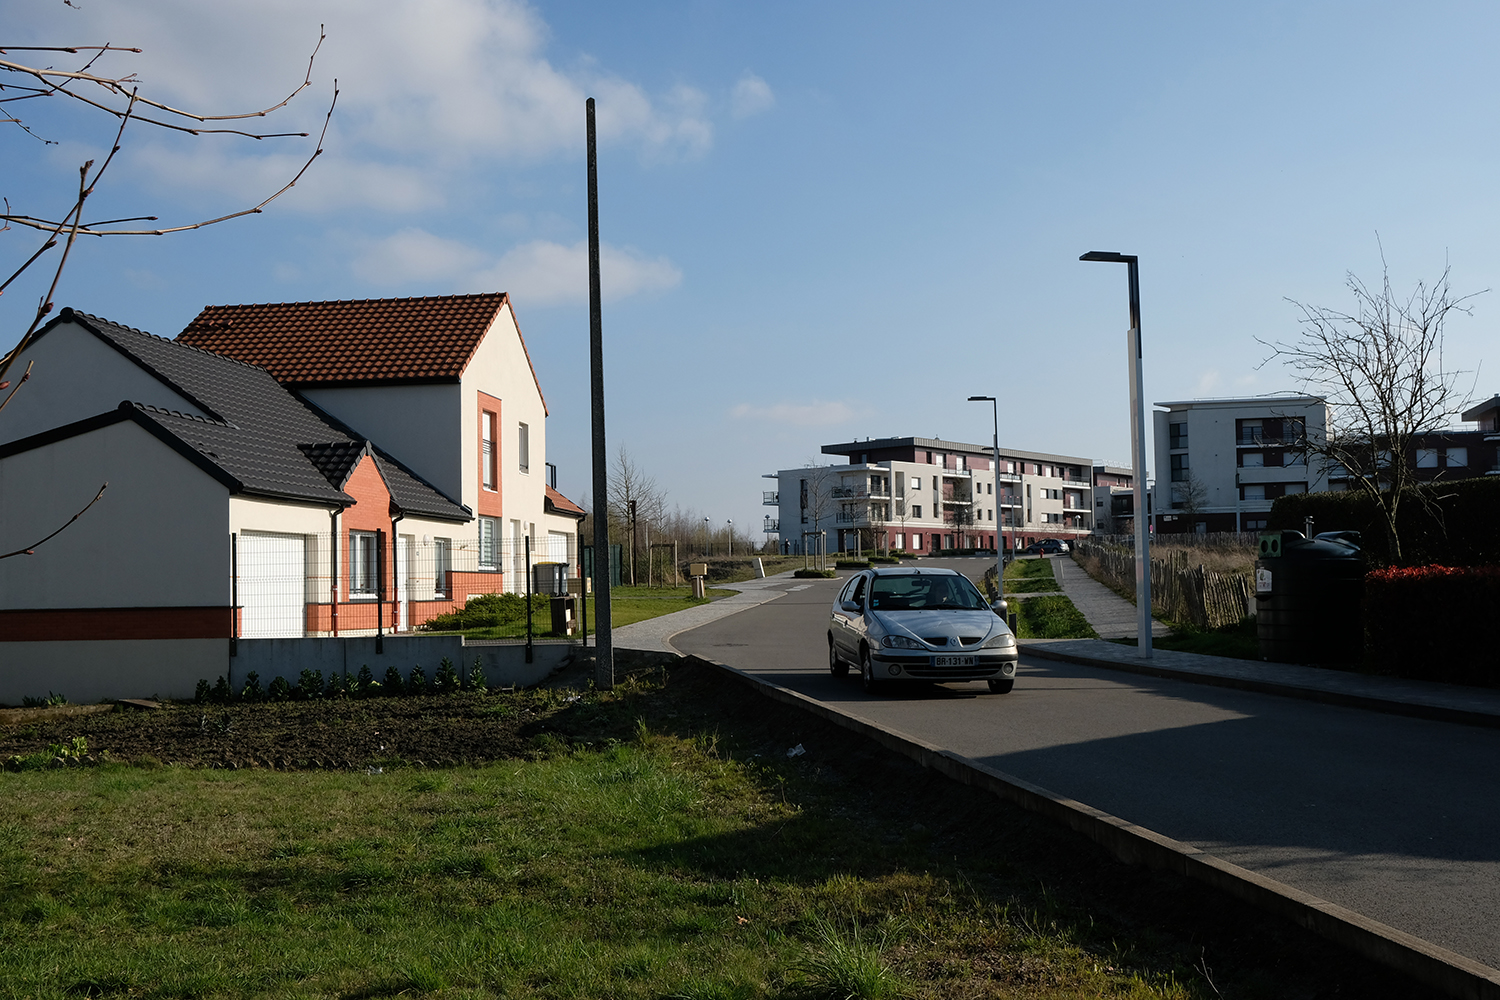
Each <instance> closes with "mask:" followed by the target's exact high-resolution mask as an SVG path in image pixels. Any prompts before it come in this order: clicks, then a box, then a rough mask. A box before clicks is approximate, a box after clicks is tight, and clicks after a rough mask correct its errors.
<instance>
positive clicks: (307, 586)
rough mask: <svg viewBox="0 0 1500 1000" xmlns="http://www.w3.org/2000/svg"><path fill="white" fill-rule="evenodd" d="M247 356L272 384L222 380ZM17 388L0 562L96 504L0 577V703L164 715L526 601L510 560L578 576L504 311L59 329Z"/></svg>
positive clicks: (0, 456) (222, 318)
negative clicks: (251, 661)
mask: <svg viewBox="0 0 1500 1000" xmlns="http://www.w3.org/2000/svg"><path fill="white" fill-rule="evenodd" d="M257 310H260V311H261V312H260V313H259V314H257V312H256V311H257ZM268 311H269V312H274V313H275V317H276V318H277V319H278V321H279V323H270V322H261V323H259V324H257V323H256V322H255V321H254V320H255V318H256V316H257V315H262V316H263V315H265V314H266V313H267V312H268ZM216 338H217V339H216ZM195 341H214V342H213V343H204V344H203V345H202V346H200V345H199V344H197V343H195ZM268 345H269V346H268ZM231 347H233V348H234V349H233V350H230V348H231ZM273 347H274V350H273V349H272V348H273ZM210 348H218V350H213V349H210ZM257 350H258V351H262V352H270V353H269V354H267V356H266V357H263V358H258V359H256V360H259V361H262V362H264V361H271V362H274V363H276V364H278V365H279V366H280V367H279V368H278V369H277V370H276V371H275V372H273V371H271V370H270V369H269V368H268V367H263V366H262V365H260V364H256V363H247V361H246V360H244V359H241V360H236V358H235V357H234V356H233V354H235V353H239V354H242V355H243V354H249V353H251V352H253V351H257ZM294 364H300V365H301V366H303V367H302V368H301V369H296V371H297V372H298V373H300V374H302V375H303V376H304V382H305V384H306V385H307V386H308V388H305V389H304V388H302V387H299V386H298V384H297V383H296V381H295V380H294V379H291V378H288V377H287V374H288V371H289V370H293V369H291V368H290V366H293V365H294ZM28 371H29V376H28V377H27V379H26V381H25V383H24V384H21V385H20V389H19V391H18V392H17V393H16V395H15V396H14V397H13V398H12V399H11V402H10V403H9V405H8V406H7V407H6V409H5V410H4V411H3V413H0V512H3V515H4V516H3V518H0V552H6V551H11V550H12V549H15V548H19V547H22V546H29V545H32V544H33V543H35V542H37V541H38V540H40V539H42V538H43V537H44V536H46V535H48V534H50V533H51V532H52V531H54V530H56V529H57V528H58V527H59V526H61V525H63V524H66V523H67V522H68V519H69V518H70V517H71V516H72V515H73V514H74V513H75V512H76V511H79V510H81V509H82V508H83V507H84V505H85V504H86V503H87V502H88V501H89V499H90V498H92V497H94V496H95V495H96V493H97V492H98V490H99V489H100V487H101V485H102V484H104V483H108V487H107V489H105V491H104V495H103V497H101V498H100V499H99V501H98V502H97V503H96V504H94V505H93V506H92V507H90V508H89V509H88V510H87V512H86V513H84V514H83V516H81V517H79V518H78V519H77V520H76V521H75V522H74V523H72V524H71V525H69V526H68V527H67V529H66V530H65V531H63V532H62V533H60V534H58V535H57V536H56V537H55V538H52V539H51V540H49V541H47V542H46V543H45V544H44V545H41V546H39V547H37V548H36V549H35V552H34V554H32V555H26V556H18V557H15V558H11V559H5V560H0V702H7V701H9V702H14V701H17V700H19V698H20V697H21V696H22V695H24V694H44V693H46V691H48V690H58V691H64V692H65V693H67V694H68V695H69V696H70V697H72V698H74V699H75V700H85V699H90V698H94V697H102V696H105V695H110V696H121V695H140V694H149V693H160V694H163V695H182V694H184V693H191V690H192V684H193V683H194V682H195V681H196V679H197V678H200V677H213V676H215V675H216V674H219V673H226V672H228V666H227V663H226V659H227V657H229V655H230V652H231V650H232V649H233V648H234V644H235V642H236V641H237V640H238V639H241V638H244V639H254V638H263V637H303V636H349V635H355V636H358V635H368V634H371V633H373V632H376V631H380V632H398V633H399V632H402V631H405V630H408V629H410V628H412V627H413V626H415V625H416V624H419V623H420V622H421V621H423V620H425V619H426V618H428V617H430V616H431V615H433V614H436V613H439V612H442V611H447V610H451V609H452V608H454V607H455V606H458V605H461V604H462V603H463V602H464V601H465V600H466V599H467V598H468V597H469V596H471V595H472V594H476V593H489V592H493V591H497V590H507V589H509V590H521V589H525V586H526V566H525V562H524V559H525V550H526V548H527V544H528V542H529V544H530V548H531V550H532V552H533V562H535V561H552V562H556V563H560V564H564V565H567V566H571V567H573V568H574V570H575V571H576V564H577V559H576V546H574V545H572V544H571V540H572V539H573V537H574V535H575V533H576V525H577V521H578V518H579V517H580V516H581V512H580V511H578V509H577V508H576V505H573V504H572V503H571V502H570V501H567V500H566V498H564V497H562V496H561V494H558V493H556V491H555V490H554V489H551V488H550V487H551V483H550V482H549V480H548V477H547V474H546V472H547V466H546V463H545V441H546V438H545V418H546V407H545V404H544V403H543V401H542V396H541V389H540V386H539V385H538V384H537V381H536V377H535V374H534V372H533V371H532V368H531V364H530V361H529V358H528V357H527V354H526V349H525V345H524V343H523V342H522V340H521V336H520V331H519V329H518V328H517V327H516V325H515V321H514V318H513V317H512V316H511V313H510V304H509V300H508V298H507V297H506V296H504V295H492V296H447V297H441V298H431V299H408V300H379V301H375V302H365V303H303V304H300V305H293V306H277V307H266V306H259V307H257V306H249V307H220V308H219V309H217V310H215V309H210V310H206V311H205V313H204V314H203V315H201V316H200V317H199V318H198V319H197V320H195V321H194V325H193V326H192V327H190V328H189V330H188V331H187V333H185V334H184V336H183V337H181V338H179V339H178V340H177V341H170V340H165V339H163V338H160V337H155V336H153V335H151V334H148V333H144V332H142V331H140V330H134V329H131V328H128V327H123V326H119V325H118V324H114V323H111V322H109V321H107V320H102V319H99V318H98V317H93V316H88V315H85V314H82V313H76V312H73V311H72V310H67V309H65V310H63V311H62V313H61V314H60V315H59V316H58V317H57V318H56V319H55V320H53V321H52V322H51V323H49V324H48V325H47V326H46V327H45V328H44V329H43V330H42V331H40V332H39V334H38V336H37V337H35V338H33V340H32V342H31V343H30V344H29V345H28V347H27V349H26V351H25V352H24V353H23V354H22V355H20V356H19V357H18V358H16V360H15V363H14V364H13V365H12V368H11V372H12V375H13V376H15V375H17V374H18V373H23V372H28ZM320 393H321V396H320V395H319V394H320ZM324 403H327V404H328V405H326V406H325V405H323V404H324ZM349 418H353V419H352V420H351V419H349ZM384 436H388V437H390V438H391V439H392V440H393V441H394V443H395V447H390V448H388V447H387V446H386V444H385V440H384ZM507 437H508V439H509V441H510V442H511V444H509V445H507V443H506V439H507ZM507 526H508V527H509V533H506V527H507ZM564 572H567V570H564ZM268 679H269V678H268ZM184 688H186V690H184Z"/></svg>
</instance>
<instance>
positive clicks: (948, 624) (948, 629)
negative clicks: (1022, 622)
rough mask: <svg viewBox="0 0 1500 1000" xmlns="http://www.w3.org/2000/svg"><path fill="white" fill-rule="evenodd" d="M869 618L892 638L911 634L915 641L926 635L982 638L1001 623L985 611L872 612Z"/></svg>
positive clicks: (1001, 623)
mask: <svg viewBox="0 0 1500 1000" xmlns="http://www.w3.org/2000/svg"><path fill="white" fill-rule="evenodd" d="M872 617H873V618H874V619H875V621H876V622H877V623H879V625H880V627H881V628H882V629H883V630H884V631H885V632H886V633H887V634H892V635H912V636H915V637H917V638H918V639H921V638H924V637H926V636H935V635H941V636H946V637H948V638H950V639H951V638H953V637H955V636H960V635H966V636H975V635H978V636H985V635H989V634H990V630H991V629H993V628H995V626H997V625H999V626H1001V627H1002V628H1003V627H1004V623H1003V622H1002V621H1001V620H1000V618H999V616H998V615H996V614H995V613H994V612H993V611H990V610H988V609H985V610H982V611H887V612H881V611H877V612H875V613H874V614H873V615H872Z"/></svg>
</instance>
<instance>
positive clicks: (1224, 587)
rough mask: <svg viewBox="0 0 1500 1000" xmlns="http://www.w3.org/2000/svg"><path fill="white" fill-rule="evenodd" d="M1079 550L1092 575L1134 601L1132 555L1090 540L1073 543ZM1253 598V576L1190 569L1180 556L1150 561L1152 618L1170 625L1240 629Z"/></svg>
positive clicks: (1185, 555) (1180, 552) (1081, 561)
mask: <svg viewBox="0 0 1500 1000" xmlns="http://www.w3.org/2000/svg"><path fill="white" fill-rule="evenodd" d="M1075 549H1076V551H1077V553H1078V561H1079V562H1080V563H1081V564H1082V565H1083V567H1084V569H1086V570H1088V572H1089V575H1091V576H1093V577H1094V578H1095V579H1097V580H1099V581H1100V582H1101V583H1103V584H1105V585H1107V586H1110V587H1113V588H1114V589H1115V590H1117V591H1120V592H1122V593H1124V594H1126V595H1127V596H1129V597H1130V598H1131V599H1134V596H1135V553H1134V552H1131V551H1128V550H1122V549H1120V548H1116V547H1115V546H1111V545H1100V544H1098V543H1097V542H1092V541H1088V540H1086V539H1085V540H1080V541H1079V542H1077V543H1075ZM1254 594H1255V579H1254V577H1253V576H1251V575H1249V574H1235V575H1227V574H1224V573H1216V572H1214V571H1213V570H1211V569H1206V568H1205V567H1203V566H1201V565H1200V566H1191V565H1189V562H1188V554H1187V553H1186V552H1184V551H1181V550H1178V551H1176V552H1173V553H1171V554H1170V555H1168V556H1167V557H1166V558H1164V559H1155V558H1153V559H1152V560H1151V613H1152V614H1153V615H1159V616H1160V617H1162V618H1166V619H1167V620H1169V621H1174V622H1185V623H1187V624H1190V625H1196V626H1198V627H1199V628H1223V627H1224V626H1226V625H1237V624H1239V622H1240V621H1241V620H1242V619H1244V618H1245V616H1246V615H1247V614H1248V613H1249V607H1250V599H1251V597H1253V596H1254Z"/></svg>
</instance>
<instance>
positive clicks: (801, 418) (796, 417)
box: [729, 400, 854, 427]
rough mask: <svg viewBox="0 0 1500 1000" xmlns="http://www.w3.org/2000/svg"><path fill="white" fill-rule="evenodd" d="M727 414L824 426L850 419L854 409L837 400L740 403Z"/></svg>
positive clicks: (744, 418) (750, 418)
mask: <svg viewBox="0 0 1500 1000" xmlns="http://www.w3.org/2000/svg"><path fill="white" fill-rule="evenodd" d="M729 415H730V416H732V417H737V418H739V419H741V420H758V421H763V422H769V423H776V424H792V425H794V426H797V427H825V426H828V425H829V424H842V423H845V422H847V421H849V420H852V419H853V418H854V410H853V408H851V407H850V406H849V404H847V403H843V402H839V401H838V400H825V401H820V402H815V403H772V404H771V405H769V406H755V405H752V404H750V403H741V404H740V405H738V406H736V407H734V408H733V409H731V410H730V411H729Z"/></svg>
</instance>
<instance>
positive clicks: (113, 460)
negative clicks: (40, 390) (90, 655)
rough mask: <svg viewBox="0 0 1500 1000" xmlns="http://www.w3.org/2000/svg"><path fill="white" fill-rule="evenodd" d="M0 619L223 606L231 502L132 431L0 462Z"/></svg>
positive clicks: (127, 426)
mask: <svg viewBox="0 0 1500 1000" xmlns="http://www.w3.org/2000/svg"><path fill="white" fill-rule="evenodd" d="M104 482H108V483H109V489H108V490H107V491H106V492H105V494H104V498H103V499H102V500H100V501H99V502H98V503H97V504H95V505H94V507H93V508H92V509H91V510H89V512H88V513H87V514H85V515H83V517H81V518H79V520H78V521H77V522H75V523H74V524H73V525H72V526H71V527H69V528H68V529H67V530H66V531H64V532H63V533H62V534H60V535H58V536H57V537H56V538H54V539H53V540H52V541H50V542H48V543H47V544H46V545H44V546H42V547H41V548H39V549H37V550H36V554H35V555H31V556H17V557H16V558H14V559H5V560H0V608H4V609H19V608H88V607H201V606H205V605H228V603H229V517H228V515H229V502H228V500H229V492H228V490H227V489H226V488H225V487H224V486H223V485H222V484H220V483H219V482H218V481H216V480H214V479H212V478H210V477H209V476H208V475H207V474H206V473H204V472H203V471H202V470H201V469H199V468H198V467H197V466H195V465H193V464H192V463H191V462H189V461H188V460H187V459H186V458H184V457H183V456H181V455H179V454H178V453H177V452H175V451H173V450H171V449H170V448H168V447H167V446H166V445H165V444H163V443H162V442H160V441H159V440H157V439H156V438H155V437H153V436H152V435H151V434H149V433H148V432H147V431H146V430H145V429H143V428H141V427H140V426H138V425H137V424H135V423H133V422H131V421H128V420H127V421H122V422H121V423H118V424H112V425H110V426H108V427H104V428H101V429H99V430H96V431H92V432H90V433H87V434H81V435H78V436H77V437H73V438H69V439H67V440H64V441H58V442H55V443H53V444H50V445H46V446H44V447H41V448H35V449H32V450H30V451H27V452H23V453H21V454H19V455H12V456H10V457H9V458H6V459H0V511H4V518H3V520H0V552H9V551H11V550H12V549H15V548H19V547H20V546H22V545H26V544H29V543H31V542H35V541H37V540H38V539H40V538H41V537H42V536H44V535H46V534H48V533H49V532H51V531H53V530H55V529H56V528H58V527H60V526H61V525H62V524H64V523H65V522H67V520H68V518H70V517H72V516H73V514H74V513H76V512H77V511H78V510H79V509H81V508H82V507H83V506H84V505H85V504H86V503H88V502H89V500H90V499H91V498H93V496H94V494H95V493H97V492H98V490H99V486H100V485H101V484H102V483H104Z"/></svg>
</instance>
